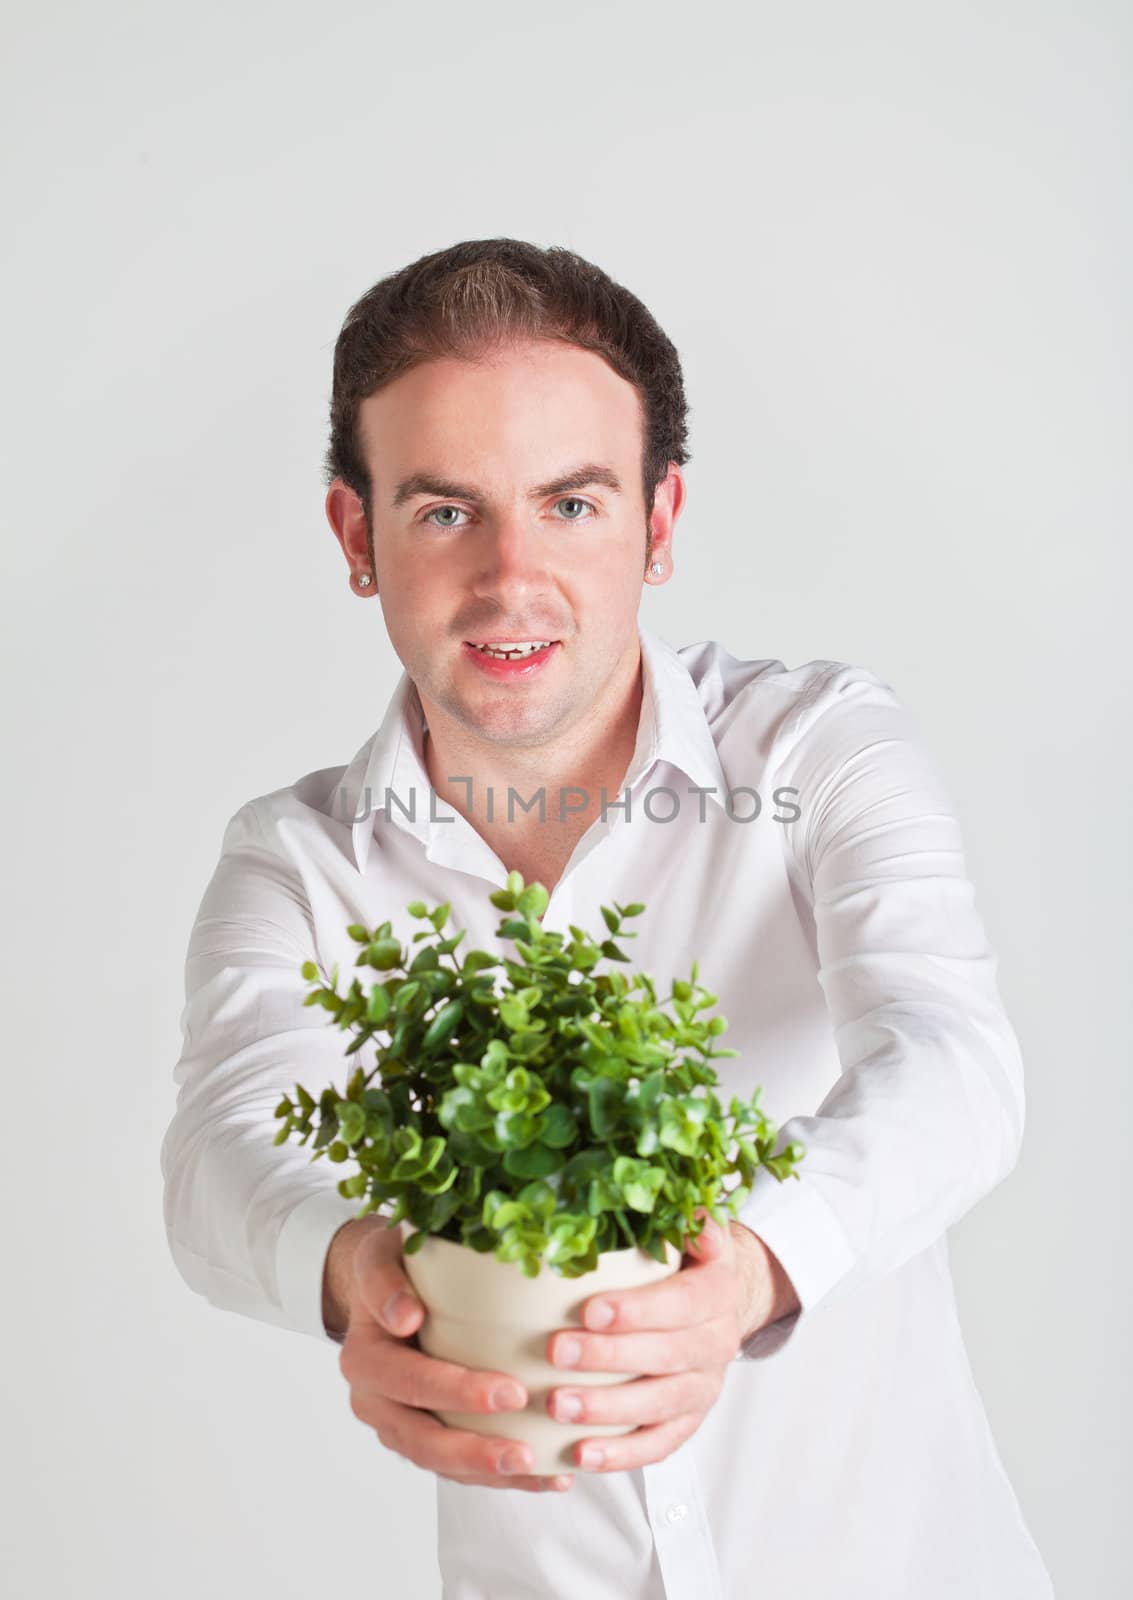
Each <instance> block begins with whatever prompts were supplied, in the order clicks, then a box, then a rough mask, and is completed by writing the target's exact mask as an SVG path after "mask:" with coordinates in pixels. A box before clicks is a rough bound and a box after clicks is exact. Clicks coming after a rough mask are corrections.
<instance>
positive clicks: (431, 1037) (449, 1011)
mask: <svg viewBox="0 0 1133 1600" xmlns="http://www.w3.org/2000/svg"><path fill="white" fill-rule="evenodd" d="M463 1015H464V1002H463V1000H450V1001H449V1002H448V1004H447V1005H443V1006H442V1007H441V1009H440V1010H439V1011H438V1012H437V1014H436V1016H435V1017H434V1018H433V1020H432V1022H431V1023H430V1024H429V1027H428V1028H427V1029H426V1032H425V1037H424V1038H423V1039H422V1041H421V1049H422V1050H423V1051H424V1052H425V1054H426V1055H427V1054H428V1053H429V1052H430V1051H432V1050H437V1049H439V1048H440V1047H441V1045H443V1044H447V1043H448V1041H449V1040H450V1039H451V1038H452V1036H453V1034H454V1033H455V1032H456V1029H457V1026H458V1024H459V1023H460V1019H461V1018H462V1017H463Z"/></svg>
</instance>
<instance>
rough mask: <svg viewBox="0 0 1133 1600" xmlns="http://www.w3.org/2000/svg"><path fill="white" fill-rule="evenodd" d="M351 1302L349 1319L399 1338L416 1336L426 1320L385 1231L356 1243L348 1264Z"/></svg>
mask: <svg viewBox="0 0 1133 1600" xmlns="http://www.w3.org/2000/svg"><path fill="white" fill-rule="evenodd" d="M351 1265H352V1267H353V1271H354V1283H355V1290H354V1298H353V1302H352V1305H351V1319H352V1321H354V1320H356V1321H359V1322H366V1321H369V1322H376V1323H378V1324H379V1325H380V1326H381V1327H383V1328H385V1329H387V1330H388V1331H389V1332H390V1333H393V1334H396V1335H397V1336H398V1337H399V1338H405V1337H407V1336H408V1335H409V1334H411V1333H414V1332H416V1330H417V1329H418V1328H419V1327H420V1326H421V1323H422V1322H423V1321H424V1319H425V1307H424V1306H423V1305H422V1304H421V1301H420V1300H419V1299H418V1298H417V1295H416V1293H415V1292H414V1289H413V1285H412V1284H411V1283H410V1281H409V1278H408V1276H407V1275H406V1272H405V1269H404V1267H403V1266H402V1263H401V1257H400V1256H399V1255H393V1254H391V1251H390V1245H389V1240H388V1239H387V1238H386V1237H385V1230H384V1229H381V1228H375V1229H374V1230H373V1231H372V1232H371V1233H367V1234H364V1235H363V1237H362V1238H361V1239H360V1240H359V1242H358V1247H357V1249H356V1250H355V1251H354V1255H353V1257H352V1260H351Z"/></svg>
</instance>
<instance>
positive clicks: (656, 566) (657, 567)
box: [649, 561, 665, 578]
mask: <svg viewBox="0 0 1133 1600" xmlns="http://www.w3.org/2000/svg"><path fill="white" fill-rule="evenodd" d="M649 570H650V572H651V573H652V574H653V576H654V577H655V578H659V577H660V576H661V574H662V573H663V572H664V570H665V569H664V567H663V566H662V565H661V563H660V562H659V561H655V562H654V563H653V565H652V566H651V567H650V569H649Z"/></svg>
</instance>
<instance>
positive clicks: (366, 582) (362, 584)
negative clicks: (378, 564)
mask: <svg viewBox="0 0 1133 1600" xmlns="http://www.w3.org/2000/svg"><path fill="white" fill-rule="evenodd" d="M373 581H374V580H373V578H371V576H370V574H369V573H368V572H360V573H359V574H358V587H359V589H368V588H369V587H370V585H371V583H373Z"/></svg>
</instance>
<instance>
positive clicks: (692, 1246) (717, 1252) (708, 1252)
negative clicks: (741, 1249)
mask: <svg viewBox="0 0 1133 1600" xmlns="http://www.w3.org/2000/svg"><path fill="white" fill-rule="evenodd" d="M698 1217H703V1218H704V1227H703V1229H702V1231H701V1232H700V1233H699V1234H698V1236H697V1237H696V1238H695V1239H690V1240H689V1241H688V1243H687V1245H686V1246H685V1253H686V1254H687V1255H691V1256H694V1257H695V1258H696V1259H697V1260H698V1261H704V1262H708V1261H718V1260H719V1259H720V1257H721V1256H723V1255H726V1254H727V1249H728V1245H729V1244H730V1242H731V1235H730V1234H726V1233H725V1231H724V1229H723V1228H722V1227H721V1226H720V1224H719V1223H718V1222H717V1221H716V1220H715V1218H714V1217H713V1216H712V1215H711V1213H710V1212H709V1210H708V1208H707V1207H706V1206H698V1207H697V1209H696V1211H695V1212H694V1213H693V1219H694V1220H695V1219H696V1218H698Z"/></svg>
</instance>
